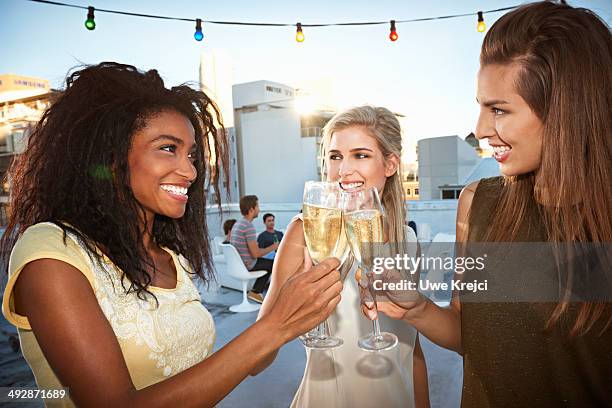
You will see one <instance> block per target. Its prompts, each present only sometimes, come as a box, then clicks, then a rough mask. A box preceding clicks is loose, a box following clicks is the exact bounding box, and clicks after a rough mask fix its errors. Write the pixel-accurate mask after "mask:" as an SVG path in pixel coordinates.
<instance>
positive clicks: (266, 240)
mask: <svg viewBox="0 0 612 408" xmlns="http://www.w3.org/2000/svg"><path fill="white" fill-rule="evenodd" d="M274 221H275V217H274V214H270V213H266V214H264V216H263V222H264V225H265V226H266V230H265V231H264V232H262V233H261V234H259V236H257V244H258V245H259V247H260V248H266V247H269V246H270V245H272V244H278V243H280V241H281V239H283V233H282V232H280V231H277V230H275V229H274ZM275 255H276V251H272V252H270V253H269V254H267V255H264V256H263V257H262V258H265V259H271V260H274V256H275Z"/></svg>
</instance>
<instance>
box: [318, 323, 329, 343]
mask: <svg viewBox="0 0 612 408" xmlns="http://www.w3.org/2000/svg"><path fill="white" fill-rule="evenodd" d="M317 337H318V338H319V340H325V339H326V338H328V337H329V325H328V324H327V320H324V321H323V322H321V323H319V326H317Z"/></svg>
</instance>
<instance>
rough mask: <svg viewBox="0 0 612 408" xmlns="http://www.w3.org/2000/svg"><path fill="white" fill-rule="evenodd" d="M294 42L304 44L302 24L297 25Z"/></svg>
mask: <svg viewBox="0 0 612 408" xmlns="http://www.w3.org/2000/svg"><path fill="white" fill-rule="evenodd" d="M295 41H297V42H299V43H301V42H304V32H303V31H302V23H297V31H296V32H295Z"/></svg>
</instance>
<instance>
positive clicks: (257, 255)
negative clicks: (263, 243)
mask: <svg viewBox="0 0 612 408" xmlns="http://www.w3.org/2000/svg"><path fill="white" fill-rule="evenodd" d="M240 213H241V214H242V218H241V219H239V220H238V221H237V222H236V224H234V227H233V228H232V235H231V239H230V244H232V245H233V246H235V247H236V250H238V253H239V254H240V258H242V262H244V265H245V266H246V268H247V269H248V270H249V271H263V270H265V271H267V273H266V274H265V275H264V276H262V277H260V278H257V280H256V281H255V284H254V285H253V289H252V290H251V291H250V292H249V293H248V294H247V296H248V297H249V299H251V300H253V301H255V302H259V303H262V302H263V291H264V290H266V289H267V288H268V286H269V280H270V275H271V274H272V260H270V259H264V258H262V256H264V255H266V254H268V253H270V252H271V251H275V250H276V249H277V248H278V243H276V244H272V245H270V246H268V247H266V248H259V246H258V245H257V239H256V237H257V234H256V232H255V227H254V226H253V220H254V219H255V218H257V216H258V215H259V200H258V198H257V196H255V195H247V196H244V197H242V198H241V199H240Z"/></svg>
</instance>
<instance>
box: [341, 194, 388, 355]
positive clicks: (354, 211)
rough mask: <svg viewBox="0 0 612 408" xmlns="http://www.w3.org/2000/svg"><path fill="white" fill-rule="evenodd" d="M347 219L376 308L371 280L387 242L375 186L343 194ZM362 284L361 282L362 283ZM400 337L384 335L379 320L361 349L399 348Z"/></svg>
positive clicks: (347, 226) (373, 321)
mask: <svg viewBox="0 0 612 408" xmlns="http://www.w3.org/2000/svg"><path fill="white" fill-rule="evenodd" d="M342 209H343V219H344V222H345V226H346V234H347V237H348V242H349V245H350V247H351V251H352V252H353V255H354V256H355V259H357V262H359V266H360V268H361V269H362V274H361V277H362V281H363V280H367V287H368V290H369V291H370V295H371V296H372V301H373V303H374V308H375V309H376V310H377V311H378V308H377V305H376V296H375V294H374V288H373V287H372V282H371V281H370V278H371V276H372V267H373V265H374V258H375V257H376V256H377V252H379V250H380V248H381V247H382V245H383V240H384V219H383V217H384V211H383V207H382V205H381V203H380V199H379V197H378V191H377V190H376V188H374V187H370V188H368V189H365V190H360V191H355V192H344V193H342ZM360 284H361V283H360ZM397 342H398V339H397V336H396V335H395V334H393V333H387V332H381V331H380V324H379V322H378V313H377V317H376V319H374V320H372V333H370V334H367V335H365V336H363V337H360V338H359V341H358V343H357V344H358V345H359V348H361V349H362V350H366V351H379V350H387V349H390V348H392V347H395V346H396V345H397Z"/></svg>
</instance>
